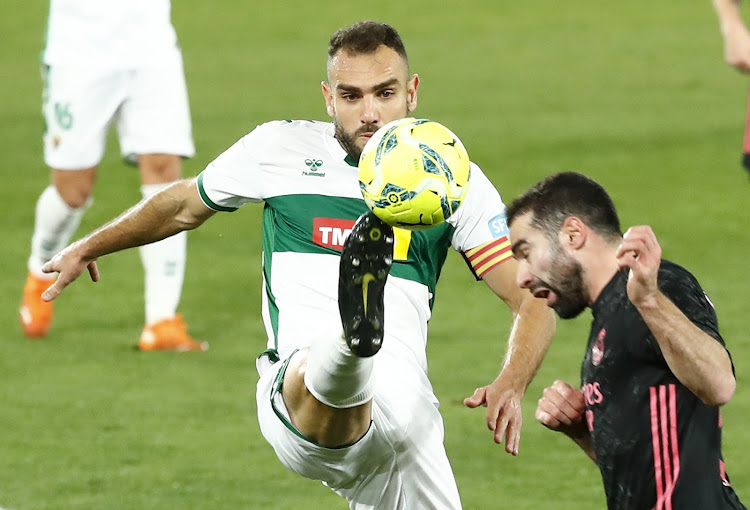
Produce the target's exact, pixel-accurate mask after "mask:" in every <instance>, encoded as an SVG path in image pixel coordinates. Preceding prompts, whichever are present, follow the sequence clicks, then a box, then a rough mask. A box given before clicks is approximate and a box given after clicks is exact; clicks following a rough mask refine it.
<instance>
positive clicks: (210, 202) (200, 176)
mask: <svg viewBox="0 0 750 510" xmlns="http://www.w3.org/2000/svg"><path fill="white" fill-rule="evenodd" d="M198 192H199V193H200V194H201V198H202V199H203V202H204V203H205V204H206V205H207V206H208V207H210V208H211V209H213V210H214V211H219V212H234V211H236V210H237V208H236V207H224V206H221V205H219V204H215V203H214V202H213V200H211V199H210V198H208V195H207V194H206V190H205V189H203V172H201V173H200V174H198Z"/></svg>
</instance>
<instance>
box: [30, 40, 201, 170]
mask: <svg viewBox="0 0 750 510" xmlns="http://www.w3.org/2000/svg"><path fill="white" fill-rule="evenodd" d="M43 74H44V93H43V104H42V113H43V115H44V120H45V122H46V124H47V125H46V130H45V134H44V161H45V163H46V164H47V165H48V166H49V167H51V168H54V169H58V170H81V169H84V168H90V167H93V166H96V165H98V164H99V162H101V160H102V156H103V155H104V147H105V144H106V138H107V130H108V128H109V126H110V125H111V123H112V122H113V121H116V122H117V131H118V134H119V140H120V151H121V153H122V155H123V157H125V158H127V159H129V160H130V159H132V158H133V156H137V155H138V154H175V155H178V156H184V157H190V156H193V155H194V154H195V147H194V145H193V136H192V126H191V123H190V107H189V105H188V94H187V87H186V85H185V75H184V71H183V67H182V56H181V54H180V53H179V52H175V54H174V57H173V58H171V59H169V60H167V61H164V62H162V63H161V65H159V66H154V67H144V68H138V69H133V70H120V69H101V68H97V69H89V68H86V67H84V66H78V65H76V66H61V65H53V66H46V67H45V68H44V69H43Z"/></svg>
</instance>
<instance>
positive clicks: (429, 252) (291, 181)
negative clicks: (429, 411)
mask: <svg viewBox="0 0 750 510" xmlns="http://www.w3.org/2000/svg"><path fill="white" fill-rule="evenodd" d="M197 183H198V191H199V192H200V196H201V198H202V199H203V201H204V203H205V204H206V205H207V206H208V207H210V208H211V209H213V210H216V211H234V210H236V209H237V208H238V207H240V206H242V205H243V204H245V203H248V202H264V203H265V208H264V211H263V277H264V285H265V292H264V295H263V320H264V323H265V326H266V331H267V333H268V348H269V349H274V350H275V352H277V353H278V355H279V356H280V358H282V359H283V358H285V357H286V356H288V355H289V354H290V353H291V352H292V351H293V350H294V349H298V348H302V347H306V346H308V345H310V344H311V343H312V342H313V341H314V340H315V339H316V338H317V337H320V336H330V335H341V331H342V328H341V321H340V318H339V311H338V301H337V299H338V298H337V295H338V267H339V255H340V252H341V249H342V247H343V244H344V240H345V239H346V237H347V236H348V234H349V232H350V231H351V228H352V226H353V225H354V221H355V220H356V219H357V217H359V215H361V214H362V213H364V212H365V211H366V210H367V207H366V205H365V203H364V201H363V200H362V195H361V194H360V190H359V181H358V179H357V168H356V166H355V165H354V164H353V162H352V161H351V158H349V157H348V156H347V154H346V152H345V151H344V150H343V149H342V148H341V146H340V145H339V143H338V141H337V140H336V139H335V138H334V126H333V125H332V124H330V123H325V122H314V121H275V122H269V123H266V124H263V125H261V126H259V127H257V128H256V129H255V130H253V131H252V132H251V133H250V134H248V135H246V136H245V137H244V138H242V139H240V140H239V141H238V142H237V143H235V144H234V145H233V146H232V147H230V148H229V149H228V150H227V151H226V152H224V153H223V154H222V155H220V156H219V157H218V158H217V159H216V160H214V161H213V162H212V163H210V164H209V165H208V166H207V167H206V169H205V170H204V171H203V172H202V173H201V174H200V175H199V176H198V179H197ZM507 234H508V230H507V226H506V224H505V206H504V205H503V202H502V200H501V198H500V195H499V194H498V192H497V190H495V188H494V187H493V186H492V184H491V183H490V181H489V180H488V179H487V177H486V176H485V175H484V174H483V173H482V171H481V170H480V169H479V167H477V166H476V165H474V164H472V167H471V184H470V187H469V191H468V194H467V197H466V199H465V201H464V203H463V204H462V205H461V207H460V208H459V209H458V211H457V212H456V213H455V214H453V216H451V217H450V218H449V220H448V221H447V222H446V223H444V224H441V225H439V226H436V227H433V228H430V229H428V230H424V231H414V232H412V231H409V230H403V229H395V238H396V242H395V246H394V261H395V263H394V264H393V267H392V269H391V272H390V275H389V277H388V282H387V284H386V288H385V318H384V320H385V340H384V343H383V349H384V350H390V351H392V352H393V353H394V354H397V355H399V356H409V357H411V358H412V359H413V360H414V361H415V362H417V363H418V364H419V365H420V366H421V367H422V369H423V370H425V371H426V369H427V362H426V357H425V347H426V342H427V322H428V321H429V319H430V314H431V307H432V299H433V296H434V293H435V287H436V285H437V281H438V278H439V276H440V270H441V268H442V266H443V263H444V261H445V258H446V256H447V253H448V248H449V247H451V246H452V247H453V248H454V249H456V250H458V251H459V252H461V253H462V254H463V255H464V257H465V258H466V260H467V262H469V264H470V267H471V268H472V270H473V271H474V272H475V274H476V275H477V276H480V277H481V276H482V275H483V274H484V273H485V272H486V271H488V270H489V269H491V268H492V267H494V266H495V265H497V264H499V263H501V262H503V261H505V260H507V259H508V258H509V257H510V251H509V243H508V238H507Z"/></svg>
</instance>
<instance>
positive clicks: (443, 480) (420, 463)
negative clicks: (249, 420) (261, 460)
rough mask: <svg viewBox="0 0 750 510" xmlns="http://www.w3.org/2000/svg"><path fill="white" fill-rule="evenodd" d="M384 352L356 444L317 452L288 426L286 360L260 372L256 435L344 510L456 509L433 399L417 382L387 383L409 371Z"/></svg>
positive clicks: (452, 480) (378, 359)
mask: <svg viewBox="0 0 750 510" xmlns="http://www.w3.org/2000/svg"><path fill="white" fill-rule="evenodd" d="M385 354H386V353H385V352H384V351H381V352H380V353H378V355H377V356H376V364H375V367H376V368H375V374H374V376H375V380H374V382H375V397H374V399H373V406H372V424H371V425H370V429H369V430H368V432H367V434H365V436H364V437H363V438H362V439H360V440H359V441H358V442H357V443H355V444H353V445H351V446H348V447H345V448H324V447H322V446H319V445H317V444H315V443H313V442H312V441H310V440H309V439H306V438H305V437H304V436H303V435H302V434H301V433H300V432H299V431H297V430H296V429H295V428H294V425H292V423H291V420H290V419H289V414H288V412H287V409H286V406H285V405H284V401H283V399H282V396H281V385H282V382H283V380H284V374H285V372H286V367H287V365H288V364H289V360H290V359H291V357H289V358H287V359H286V360H282V361H279V362H276V363H275V364H274V365H272V366H271V367H269V368H268V369H267V370H265V371H263V372H262V375H261V377H260V380H259V381H258V387H257V394H256V399H257V404H258V421H259V423H260V429H261V432H262V433H263V436H264V437H265V438H266V440H267V441H268V442H269V443H270V444H271V446H272V447H273V449H274V450H275V451H276V455H277V456H278V457H279V459H280V460H281V462H282V463H283V464H284V465H285V466H286V467H287V468H289V469H290V470H292V471H294V472H296V473H298V474H300V475H302V476H304V477H306V478H311V479H313V480H321V481H323V483H325V484H326V485H327V486H329V487H330V488H331V489H333V490H334V491H335V492H337V493H338V494H339V495H341V496H343V497H344V498H346V499H347V501H348V502H349V507H350V508H351V509H352V510H365V509H367V510H372V509H382V510H408V509H415V508H419V509H424V510H457V509H460V508H461V500H460V498H459V495H458V489H457V487H456V481H455V478H454V476H453V471H452V469H451V466H450V463H449V462H448V457H447V455H446V453H445V447H444V445H443V435H444V434H443V420H442V416H441V415H440V412H439V411H438V409H437V407H436V405H435V403H434V395H433V394H432V391H431V389H429V388H424V387H422V386H420V385H418V384H415V385H408V386H404V384H403V383H404V380H403V379H401V380H400V382H394V380H395V379H399V378H398V377H397V378H394V377H393V374H405V373H414V372H413V371H414V370H415V367H412V366H406V365H408V362H404V361H402V360H396V359H395V358H387V357H386V356H384V355H385ZM292 356H293V355H292ZM379 374H380V376H379ZM425 378H426V376H425ZM420 388H421V389H420Z"/></svg>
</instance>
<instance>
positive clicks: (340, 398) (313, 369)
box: [305, 336, 374, 408]
mask: <svg viewBox="0 0 750 510" xmlns="http://www.w3.org/2000/svg"><path fill="white" fill-rule="evenodd" d="M373 362H374V358H372V357H370V358H360V357H358V356H355V355H354V354H353V353H352V351H351V350H350V349H349V346H348V345H346V340H344V338H343V336H340V337H335V336H334V337H331V339H330V340H329V339H321V340H319V341H317V342H316V343H314V344H313V345H311V346H310V355H309V356H308V358H307V370H306V371H305V386H307V389H308V390H309V391H310V393H312V394H313V396H315V398H317V399H318V400H319V401H321V402H323V403H324V404H326V405H328V406H331V407H337V408H347V407H355V406H358V405H361V404H364V403H365V402H368V401H370V400H371V399H372V393H373V389H372V367H373Z"/></svg>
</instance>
